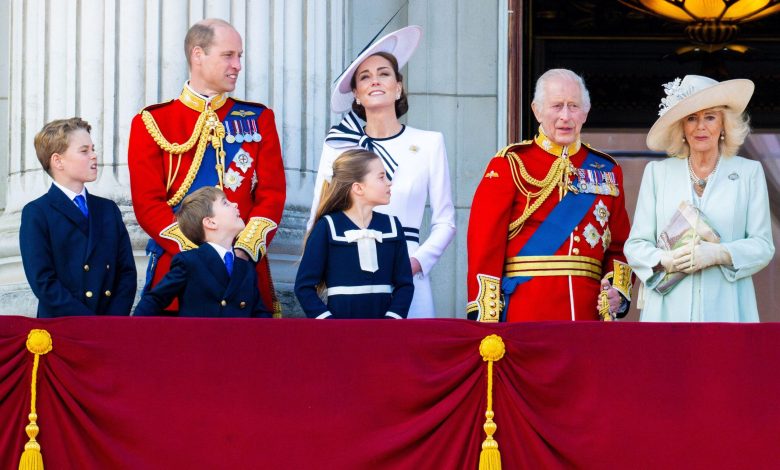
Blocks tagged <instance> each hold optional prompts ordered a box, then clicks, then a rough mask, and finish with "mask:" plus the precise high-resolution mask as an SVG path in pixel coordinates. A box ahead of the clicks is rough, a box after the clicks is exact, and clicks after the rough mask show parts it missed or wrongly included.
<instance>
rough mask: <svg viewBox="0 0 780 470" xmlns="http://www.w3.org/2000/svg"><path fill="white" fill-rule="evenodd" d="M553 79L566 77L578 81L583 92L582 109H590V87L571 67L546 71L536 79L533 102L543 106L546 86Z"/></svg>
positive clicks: (586, 110)
mask: <svg viewBox="0 0 780 470" xmlns="http://www.w3.org/2000/svg"><path fill="white" fill-rule="evenodd" d="M552 79H565V80H571V81H572V82H574V83H576V84H577V85H579V86H580V91H581V94H582V109H583V110H585V112H586V113H587V112H588V111H590V93H588V89H587V88H586V87H585V80H583V79H582V77H580V76H579V75H577V74H576V73H574V72H572V71H571V70H569V69H550V70H548V71H546V72H544V73H543V74H542V75H541V76H540V77H539V78H538V79H537V80H536V89H535V90H534V99H533V103H534V104H535V105H536V106H541V105H542V103H544V100H545V98H546V96H545V95H544V94H545V88H546V86H547V82H548V81H550V80H552Z"/></svg>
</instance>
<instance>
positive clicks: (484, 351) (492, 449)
mask: <svg viewBox="0 0 780 470" xmlns="http://www.w3.org/2000/svg"><path fill="white" fill-rule="evenodd" d="M504 352H506V348H505V347H504V341H503V340H502V339H501V337H500V336H498V335H490V336H486V337H485V338H484V339H482V342H481V343H479V353H480V354H481V355H482V360H483V361H487V363H488V372H487V411H486V412H485V418H486V420H485V424H484V425H483V426H482V428H483V429H484V430H485V434H487V437H486V438H485V440H484V441H483V442H482V452H480V454H479V470H501V453H500V452H499V451H498V441H496V440H495V439H493V434H494V433H495V432H496V428H497V426H496V423H494V422H493V416H494V413H493V362H494V361H498V360H499V359H501V358H502V357H504Z"/></svg>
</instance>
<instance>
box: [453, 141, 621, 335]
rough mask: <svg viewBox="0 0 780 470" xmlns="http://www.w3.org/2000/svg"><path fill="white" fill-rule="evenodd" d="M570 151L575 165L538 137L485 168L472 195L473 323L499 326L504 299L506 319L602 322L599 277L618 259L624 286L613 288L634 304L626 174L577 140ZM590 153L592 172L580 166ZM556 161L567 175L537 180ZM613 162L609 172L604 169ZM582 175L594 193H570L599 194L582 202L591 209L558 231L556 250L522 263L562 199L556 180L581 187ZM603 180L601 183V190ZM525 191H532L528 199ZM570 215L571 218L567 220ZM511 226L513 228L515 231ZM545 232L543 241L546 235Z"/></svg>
mask: <svg viewBox="0 0 780 470" xmlns="http://www.w3.org/2000/svg"><path fill="white" fill-rule="evenodd" d="M545 149H547V150H545ZM565 150H566V154H568V156H569V160H570V162H571V164H572V165H573V167H574V168H572V167H570V166H568V165H567V164H565V163H563V161H562V160H561V154H562V152H563V151H564V148H563V147H561V146H558V145H556V144H553V143H552V142H551V141H549V140H548V139H547V137H546V136H544V134H542V133H541V132H540V134H539V135H538V136H537V138H536V139H535V140H534V141H532V142H531V141H529V142H525V143H522V144H514V145H512V146H510V147H507V149H504V151H502V152H500V153H499V155H497V156H496V157H494V158H493V159H492V160H491V161H490V163H489V164H488V166H487V169H486V170H485V174H484V177H483V179H482V181H481V182H480V184H479V187H478V188H477V191H476V194H475V195H474V201H473V204H472V206H471V217H470V219H469V228H468V242H467V244H468V278H467V287H468V299H469V304H468V306H467V312H468V314H469V317H470V318H476V319H479V320H482V321H497V319H498V317H499V314H500V312H501V307H502V305H503V304H502V299H504V298H505V297H508V302H509V303H508V306H507V310H506V319H507V321H534V320H598V319H599V315H598V308H597V305H598V304H597V301H598V295H599V292H600V280H601V279H602V278H604V277H608V278H610V279H611V277H612V271H613V270H614V269H615V264H614V262H615V261H617V262H619V264H618V271H619V272H620V273H621V276H620V278H621V282H620V286H618V285H616V283H615V285H614V287H615V288H617V289H618V291H620V292H621V294H623V295H624V296H625V297H626V298H627V299H630V297H629V296H630V278H631V275H630V270H629V269H630V268H628V267H627V265H626V264H625V257H624V256H623V243H624V242H625V240H626V238H627V237H628V233H629V230H630V224H629V220H628V215H627V214H626V209H625V200H624V194H623V174H622V171H621V169H620V167H619V166H618V165H617V164H616V163H615V162H614V160H612V159H611V157H609V156H607V155H605V154H601V153H598V152H595V151H593V150H592V149H589V148H588V147H586V146H583V145H581V144H580V142H579V141H578V142H576V143H574V144H572V145H570V146H569V147H567V148H566V149H565ZM589 152H590V153H592V154H594V155H593V156H592V157H590V158H591V159H590V160H588V161H589V163H588V164H587V165H586V167H587V168H583V163H585V160H586V156H587V155H588V153H589ZM518 160H519V162H520V163H517V161H518ZM559 160H561V165H560V168H564V167H568V168H569V169H570V170H569V172H568V176H563V177H558V179H557V180H551V181H547V182H544V181H540V180H544V179H545V177H548V176H552V175H551V174H550V170H551V168H553V166H554V165H557V163H556V162H557V161H559ZM613 164H614V167H613V168H612V170H611V172H607V171H602V170H601V169H602V168H607V167H608V166H612V165H613ZM522 167H524V170H523V169H522ZM579 169H582V170H579ZM585 170H588V171H585ZM561 171H564V170H561ZM524 173H525V174H524ZM578 174H582V175H584V176H583V178H582V179H581V180H579V182H589V183H595V184H592V185H590V189H588V188H586V187H584V186H583V189H584V191H577V193H576V194H572V195H571V196H574V197H580V196H581V195H585V196H589V197H592V194H593V193H598V192H600V193H601V194H595V199H594V200H593V203H592V204H590V205H583V207H587V211H585V213H584V216H580V217H578V218H577V220H572V221H571V224H570V225H571V226H572V227H573V228H572V229H571V230H567V231H566V232H561V233H562V236H565V241H564V242H563V243H562V244H561V245H560V247H558V248H557V250H553V251H552V252H550V253H549V254H548V255H547V256H523V257H519V258H517V256H518V253H519V252H520V250H521V249H522V248H523V247H524V246H525V245H526V244H527V243H528V241H529V239H530V238H531V235H532V234H533V233H534V232H535V231H536V230H537V229H538V228H539V227H540V225H541V224H542V222H543V221H545V219H547V218H548V215H549V214H550V213H551V212H552V211H553V209H554V208H555V207H556V206H557V205H558V204H559V203H560V201H561V198H562V197H563V196H564V194H565V193H564V192H563V191H562V190H561V189H560V185H559V184H558V183H559V182H560V181H561V180H562V179H563V180H564V181H567V182H568V183H570V184H573V185H576V184H577V182H578V180H577V179H576V177H575V176H574V175H578ZM529 177H530V178H529ZM548 179H549V178H548ZM532 182H533V183H537V184H533V183H532ZM598 183H604V184H602V185H601V186H600V189H598V188H599V184H598ZM551 185H552V187H551ZM545 188H548V192H549V195H548V196H547V198H546V199H544V202H542V203H541V204H540V205H539V206H538V207H537V208H534V203H535V202H538V201H539V200H540V199H542V198H539V193H540V192H544V189H545ZM593 188H596V189H593ZM550 189H551V191H550ZM523 193H526V194H531V197H530V199H529V198H528V197H526V195H525V194H523ZM579 193H583V194H579ZM582 201H587V199H584V200H582ZM526 207H528V209H527V210H526ZM524 212H526V213H529V212H530V216H528V218H527V219H526V220H525V221H524V223H522V224H519V223H517V222H515V221H518V219H519V218H520V217H521V215H522V214H523V213H524ZM570 217H572V216H571V215H570V214H569V213H566V215H564V217H563V218H564V219H565V218H570ZM556 220H557V219H556ZM513 222H515V224H513V226H511V225H510V224H512V223H513ZM562 225H565V224H562ZM548 227H549V225H548ZM541 233H545V236H546V233H547V231H543V232H541ZM540 238H542V239H543V238H544V236H543V237H540ZM627 270H628V271H627ZM515 276H525V278H524V279H528V278H530V280H527V281H525V282H522V283H520V284H519V285H517V286H516V287H514V292H513V293H512V294H511V295H509V296H506V295H505V296H502V295H501V293H502V292H503V291H504V290H506V289H502V284H503V287H504V288H506V287H507V286H506V282H507V279H508V278H511V277H515ZM502 281H503V282H502Z"/></svg>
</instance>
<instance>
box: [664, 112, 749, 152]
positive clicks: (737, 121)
mask: <svg viewBox="0 0 780 470" xmlns="http://www.w3.org/2000/svg"><path fill="white" fill-rule="evenodd" d="M707 110H712V111H720V113H721V116H722V117H723V134H724V136H725V139H724V140H719V141H718V148H719V150H720V155H721V156H724V157H733V156H734V155H736V154H737V151H738V150H739V148H740V147H741V146H742V144H743V143H744V142H745V139H746V138H747V136H748V134H750V119H749V118H748V116H747V114H745V113H738V112H736V111H734V110H732V109H729V108H727V107H725V106H715V107H713V108H707ZM702 111H704V110H702ZM686 117H688V116H685V117H683V118H682V119H680V120H679V121H677V122H676V123H674V124H673V125H672V126H670V127H669V132H668V133H667V136H666V138H667V144H666V146H665V151H666V154H667V155H669V156H670V157H677V158H688V156H689V155H690V154H691V148H690V146H689V145H688V142H687V141H686V140H685V132H684V131H683V126H684V120H685V118H686Z"/></svg>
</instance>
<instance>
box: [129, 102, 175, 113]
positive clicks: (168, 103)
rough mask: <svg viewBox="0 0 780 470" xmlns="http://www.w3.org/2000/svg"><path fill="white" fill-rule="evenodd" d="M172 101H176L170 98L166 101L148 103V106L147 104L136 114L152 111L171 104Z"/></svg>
mask: <svg viewBox="0 0 780 470" xmlns="http://www.w3.org/2000/svg"><path fill="white" fill-rule="evenodd" d="M174 101H176V100H173V99H172V100H168V101H163V102H162V103H155V104H150V105H149V106H147V107H145V108H142V109H141V110H140V111H138V114H142V113H143V112H144V111H154V110H155V109H159V108H164V107H166V106H168V105H170V104H172V103H173V102H174Z"/></svg>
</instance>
